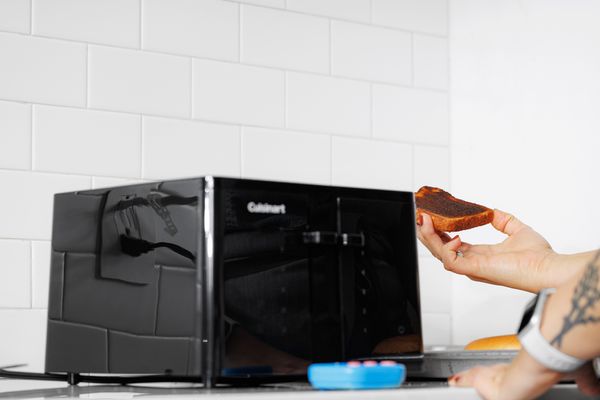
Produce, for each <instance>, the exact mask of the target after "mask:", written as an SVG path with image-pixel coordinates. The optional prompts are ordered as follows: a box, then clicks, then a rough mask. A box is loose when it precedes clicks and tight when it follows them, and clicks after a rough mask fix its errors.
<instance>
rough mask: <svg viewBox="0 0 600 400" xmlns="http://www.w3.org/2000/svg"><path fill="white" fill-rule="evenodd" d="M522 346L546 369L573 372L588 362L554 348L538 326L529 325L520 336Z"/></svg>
mask: <svg viewBox="0 0 600 400" xmlns="http://www.w3.org/2000/svg"><path fill="white" fill-rule="evenodd" d="M519 341H520V342H521V346H523V348H524V349H525V350H526V351H527V353H529V355H530V356H531V357H533V358H534V359H535V360H536V361H537V362H539V363H540V364H542V365H543V366H544V367H546V368H548V369H551V370H554V371H558V372H571V371H574V370H576V369H578V368H579V367H581V366H582V365H583V364H584V363H585V361H586V360H581V359H579V358H576V357H573V356H571V355H568V354H565V353H563V352H562V351H560V350H558V349H557V348H556V347H553V346H552V345H551V344H550V343H548V341H547V340H546V338H544V336H542V332H540V329H539V326H538V325H537V324H529V325H528V326H527V327H525V329H523V331H521V333H520V334H519Z"/></svg>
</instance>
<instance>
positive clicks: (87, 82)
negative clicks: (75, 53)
mask: <svg viewBox="0 0 600 400" xmlns="http://www.w3.org/2000/svg"><path fill="white" fill-rule="evenodd" d="M85 49H86V50H85V108H89V106H90V45H89V44H88V45H86V48H85Z"/></svg>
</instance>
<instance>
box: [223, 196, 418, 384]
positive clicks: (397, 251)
mask: <svg viewBox="0 0 600 400" xmlns="http://www.w3.org/2000/svg"><path fill="white" fill-rule="evenodd" d="M386 193H387V196H388V197H390V196H393V195H394V193H393V192H386ZM340 194H342V195H340ZM344 194H347V195H344ZM360 194H363V195H364V194H369V195H368V196H364V197H361V196H360ZM376 195H377V191H367V190H363V191H360V190H350V189H348V190H344V189H339V188H337V189H336V188H326V187H315V186H307V190H306V191H299V190H297V189H294V190H293V191H289V192H286V191H285V190H276V189H273V188H271V189H270V190H265V191H258V190H252V191H249V190H243V191H242V190H240V191H234V190H231V191H228V192H226V193H225V194H224V197H223V198H224V204H225V212H224V216H223V219H224V237H225V241H224V243H225V244H224V262H223V277H222V279H223V310H224V315H223V320H224V321H223V332H222V337H223V354H222V365H221V366H222V374H223V375H247V374H250V375H252V374H304V373H305V372H306V368H307V366H308V365H309V364H310V363H314V362H330V361H343V360H347V359H350V358H358V357H368V356H372V355H382V354H388V353H393V354H398V353H409V352H420V351H422V342H421V333H420V317H419V300H418V281H417V261H416V243H415V232H414V208H413V203H412V201H411V200H412V197H411V196H410V194H407V193H404V194H402V195H403V196H404V197H401V199H402V200H400V199H399V197H400V195H399V194H397V193H395V195H398V196H396V197H394V198H393V199H390V200H381V199H378V198H377V196H376ZM278 210H280V211H278ZM283 210H285V212H283Z"/></svg>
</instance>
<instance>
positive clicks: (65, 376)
mask: <svg viewBox="0 0 600 400" xmlns="http://www.w3.org/2000/svg"><path fill="white" fill-rule="evenodd" d="M22 366H23V365H11V366H8V367H4V368H0V378H8V379H26V380H36V381H58V382H67V383H68V384H69V385H77V384H78V383H103V384H111V383H112V384H118V385H131V384H139V383H162V382H190V383H202V377H201V376H185V375H128V376H124V375H89V374H80V373H74V372H65V373H53V372H43V373H42V372H20V371H8V370H7V368H17V367H22ZM300 380H304V381H305V380H306V375H285V376H276V375H265V376H257V375H239V376H222V377H219V378H217V383H220V384H226V385H234V386H260V385H265V384H272V383H283V382H292V381H300Z"/></svg>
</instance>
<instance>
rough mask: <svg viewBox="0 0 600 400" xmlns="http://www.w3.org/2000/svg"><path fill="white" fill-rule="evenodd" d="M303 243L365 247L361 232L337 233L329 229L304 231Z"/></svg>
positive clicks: (363, 236)
mask: <svg viewBox="0 0 600 400" xmlns="http://www.w3.org/2000/svg"><path fill="white" fill-rule="evenodd" d="M302 239H303V242H304V243H305V244H318V245H328V246H338V245H339V246H343V247H365V235H364V234H362V233H341V234H339V233H337V232H331V231H312V232H304V233H303V234H302Z"/></svg>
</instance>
